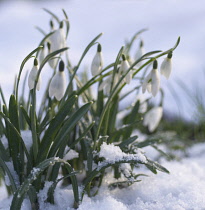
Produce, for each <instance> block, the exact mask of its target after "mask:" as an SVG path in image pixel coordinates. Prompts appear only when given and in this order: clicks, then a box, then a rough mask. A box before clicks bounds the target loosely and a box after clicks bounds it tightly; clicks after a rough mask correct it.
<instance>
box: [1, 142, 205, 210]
mask: <svg viewBox="0 0 205 210" xmlns="http://www.w3.org/2000/svg"><path fill="white" fill-rule="evenodd" d="M106 148H108V146H107V145H106V144H105V145H104V149H105V150H106ZM109 148H110V151H111V152H113V154H115V153H118V154H122V152H121V151H120V150H119V148H115V146H113V145H111V146H109ZM105 150H102V151H103V152H102V155H104V156H106V157H107V158H108V159H109V160H113V159H115V158H112V157H111V156H110V154H109V155H108V151H105ZM197 150H198V152H197ZM202 151H205V143H203V144H202V143H201V144H198V145H195V146H193V148H190V150H189V155H190V157H187V158H184V159H182V161H180V162H177V161H171V162H167V161H166V160H161V164H162V165H163V166H165V167H166V168H167V169H168V170H169V171H170V175H168V174H165V173H162V172H159V174H158V175H154V174H151V172H149V171H147V169H138V170H139V171H135V172H137V173H145V174H148V175H149V177H140V179H141V180H142V181H141V182H137V183H135V184H133V185H131V186H130V187H128V188H124V189H118V188H116V189H114V190H109V189H108V185H109V184H111V183H113V182H115V181H116V180H114V179H113V178H112V175H111V174H108V175H107V176H106V177H105V179H104V182H103V185H102V187H101V189H100V191H99V193H98V195H97V196H96V197H93V198H89V197H87V196H86V195H85V197H84V200H83V202H82V204H81V205H80V207H79V210H87V209H89V210H96V209H98V210H104V209H106V210H113V209H116V206H117V209H118V210H133V209H138V210H145V209H146V210H153V209H155V210H161V209H168V210H188V209H190V210H191V209H194V210H201V209H204V208H205V199H204V195H205V179H204V174H205V153H204V152H202ZM106 152H107V153H106ZM111 152H110V153H111ZM117 157H119V156H117ZM122 167H124V166H122ZM50 184H51V183H47V184H46V185H45V186H46V187H45V189H44V190H43V191H41V192H40V193H39V195H38V196H41V195H42V202H43V200H44V199H45V196H46V194H45V192H46V190H47V189H48V186H49V185H50ZM55 203H56V204H55V205H51V204H48V203H47V204H43V203H41V204H40V206H41V208H40V209H42V210H43V209H44V210H45V209H47V210H65V209H67V210H72V209H73V208H72V204H73V193H72V189H71V186H69V187H67V188H59V187H57V189H56V191H55ZM10 204H11V197H10V198H5V187H3V186H2V187H0V209H3V210H9V206H10ZM29 206H30V204H29V201H28V200H25V201H24V203H23V206H22V210H29V209H30V207H29Z"/></svg>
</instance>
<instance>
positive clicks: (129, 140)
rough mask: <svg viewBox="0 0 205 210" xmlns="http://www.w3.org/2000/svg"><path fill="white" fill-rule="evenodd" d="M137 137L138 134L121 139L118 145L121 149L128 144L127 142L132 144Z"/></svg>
mask: <svg viewBox="0 0 205 210" xmlns="http://www.w3.org/2000/svg"><path fill="white" fill-rule="evenodd" d="M137 138H138V136H132V137H130V138H128V139H126V140H124V141H122V142H121V143H120V144H119V145H118V146H119V147H120V148H121V149H123V148H124V147H126V146H128V145H129V144H132V143H133V142H134V141H135V140H136V139H137Z"/></svg>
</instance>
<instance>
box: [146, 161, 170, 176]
mask: <svg viewBox="0 0 205 210" xmlns="http://www.w3.org/2000/svg"><path fill="white" fill-rule="evenodd" d="M146 165H149V166H151V167H153V168H155V169H157V170H159V171H162V172H165V173H168V174H169V171H168V170H167V169H166V168H165V167H163V166H161V165H160V164H159V163H157V162H154V161H152V160H150V159H147V163H146Z"/></svg>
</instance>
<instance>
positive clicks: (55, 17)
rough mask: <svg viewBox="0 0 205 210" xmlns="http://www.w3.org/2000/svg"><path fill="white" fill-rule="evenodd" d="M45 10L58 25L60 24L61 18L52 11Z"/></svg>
mask: <svg viewBox="0 0 205 210" xmlns="http://www.w3.org/2000/svg"><path fill="white" fill-rule="evenodd" d="M43 10H44V11H46V12H47V13H48V14H50V15H51V16H52V17H53V18H54V19H55V20H56V21H57V22H58V23H60V20H59V18H58V17H57V16H56V15H55V14H54V13H53V12H51V11H50V10H48V9H46V8H43Z"/></svg>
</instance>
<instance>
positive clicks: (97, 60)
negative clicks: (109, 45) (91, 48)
mask: <svg viewBox="0 0 205 210" xmlns="http://www.w3.org/2000/svg"><path fill="white" fill-rule="evenodd" d="M102 68H103V56H102V52H97V53H96V54H95V56H94V58H93V61H92V64H91V73H92V76H93V77H94V76H96V75H97V74H99V73H100V72H101V70H102Z"/></svg>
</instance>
